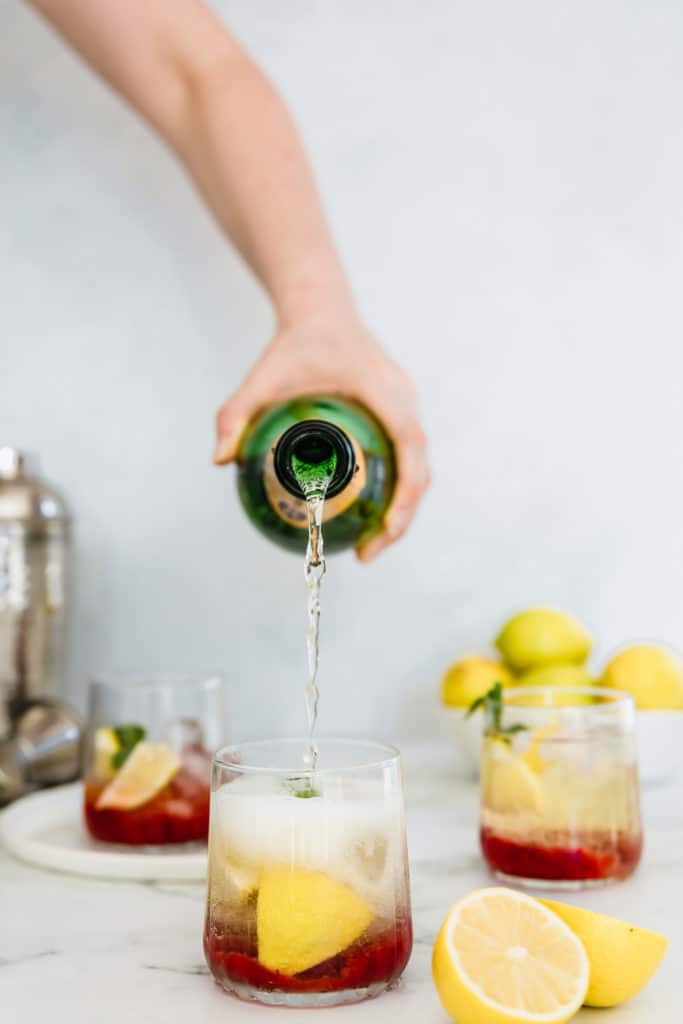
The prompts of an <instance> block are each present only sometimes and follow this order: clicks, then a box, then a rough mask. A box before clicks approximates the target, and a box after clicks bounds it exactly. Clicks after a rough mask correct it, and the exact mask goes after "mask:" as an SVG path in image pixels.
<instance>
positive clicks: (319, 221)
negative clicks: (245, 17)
mask: <svg viewBox="0 0 683 1024" xmlns="http://www.w3.org/2000/svg"><path fill="white" fill-rule="evenodd" d="M32 3H33V5H34V6H35V7H36V8H38V9H39V10H40V11H41V12H42V13H43V14H44V15H45V17H47V18H48V19H49V20H50V21H51V23H52V24H53V25H54V27H55V28H56V29H57V30H58V31H59V32H60V33H61V34H62V35H63V36H64V37H65V38H66V39H67V40H68V41H69V42H70V43H71V44H72V45H73V46H74V48H75V49H77V50H78V51H79V52H80V53H81V55H82V56H83V57H84V58H85V59H86V60H87V61H88V63H89V64H90V65H91V66H92V67H93V68H94V69H95V70H96V71H98V72H99V73H100V74H101V75H102V76H103V77H104V78H106V79H107V81H109V82H110V83H111V84H112V85H113V86H114V88H116V89H117V90H118V92H120V93H121V94H122V95H123V96H125V97H126V99H127V100H128V101H129V102H130V103H131V105H132V106H133V107H135V108H136V109H137V110H138V112H139V113H141V114H142V116H143V117H145V118H146V119H147V121H149V123H150V124H151V125H152V126H153V127H154V128H155V129H156V130H157V132H158V133H159V134H160V135H162V136H163V137H164V138H165V139H166V141H167V142H168V143H169V145H170V146H171V147H172V148H173V149H174V150H175V152H176V153H177V154H178V156H179V158H180V159H181V160H182V162H183V163H184V164H185V166H186V167H187V168H188V170H189V172H190V174H191V175H192V177H193V178H194V180H195V182H196V184H197V187H198V189H199V190H200V192H201V193H202V195H203V196H204V199H205V200H206V202H207V204H208V206H209V207H210V209H211V211H212V212H213V214H214V216H215V217H216V219H217V220H218V222H219V223H220V225H221V226H222V228H223V230H224V231H225V233H226V234H227V235H228V237H229V238H230V239H231V241H232V242H233V243H234V245H235V246H236V247H237V248H238V249H239V251H240V252H241V254H242V255H243V256H244V258H245V259H246V260H247V262H248V263H249V264H250V266H251V267H252V268H253V270H254V271H255V273H256V274H257V275H258V277H259V278H260V280H261V281H262V283H263V285H264V287H265V288H266V290H267V291H268V293H269V295H270V297H271V299H272V301H273V304H274V306H275V308H276V312H277V316H278V319H279V320H280V321H281V322H283V323H286V322H287V321H288V320H290V319H291V318H292V317H295V316H299V315H301V313H302V312H303V313H304V314H305V312H306V310H307V309H308V308H309V307H310V308H315V307H317V306H319V305H320V304H326V305H328V306H332V307H334V306H335V305H343V306H344V307H346V308H348V307H349V306H350V304H351V297H350V294H349V289H348V285H347V283H346V279H345V276H344V273H343V271H342V268H341V265H340V263H339V259H338V257H337V255H336V252H335V248H334V244H333V242H332V239H331V237H330V232H329V229H328V227H327V224H326V221H325V217H324V214H323V211H322V208H321V204H320V200H319V197H318V193H317V190H316V187H315V182H314V180H313V176H312V173H311V169H310V167H309V164H308V160H307V158H306V154H305V152H304V150H303V147H302V145H301V142H300V140H299V136H298V134H297V131H296V129H295V127H294V125H293V123H292V121H291V119H290V117H289V114H288V113H287V110H286V108H285V106H284V104H283V103H282V101H281V100H280V98H279V96H278V95H277V93H276V91H275V90H274V88H273V87H272V86H271V85H270V83H269V82H268V81H267V80H266V78H265V77H264V76H263V75H262V74H261V72H260V71H259V69H258V68H257V67H256V66H255V65H254V63H253V62H252V61H251V60H250V58H249V57H248V56H247V55H246V54H245V53H244V51H243V50H242V49H241V47H240V46H239V44H238V43H237V42H236V40H235V39H234V38H233V37H232V36H231V35H230V33H229V32H228V31H227V29H226V28H225V27H224V26H223V24H222V23H221V22H220V21H219V20H218V19H217V18H216V17H215V16H214V15H213V14H212V12H211V11H210V10H209V8H208V7H206V5H205V4H204V3H202V2H201V0H115V2H114V0H32Z"/></svg>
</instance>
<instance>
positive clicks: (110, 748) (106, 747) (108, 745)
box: [92, 726, 121, 782]
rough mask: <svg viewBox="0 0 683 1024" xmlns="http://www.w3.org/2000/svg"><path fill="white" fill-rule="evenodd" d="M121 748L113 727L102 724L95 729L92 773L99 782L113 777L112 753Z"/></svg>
mask: <svg viewBox="0 0 683 1024" xmlns="http://www.w3.org/2000/svg"><path fill="white" fill-rule="evenodd" d="M120 749H121V744H120V743H119V739H118V736H117V735H116V733H115V732H114V730H113V729H108V728H106V727H105V726H102V727H101V728H99V729H96V730H95V741H94V743H93V766H92V767H93V774H94V775H95V778H96V779H97V780H98V781H100V782H109V780H110V779H113V778H114V775H115V774H116V769H115V768H114V767H113V766H112V759H113V757H114V754H118V752H119V750H120Z"/></svg>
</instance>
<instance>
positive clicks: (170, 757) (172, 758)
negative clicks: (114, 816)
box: [95, 740, 180, 811]
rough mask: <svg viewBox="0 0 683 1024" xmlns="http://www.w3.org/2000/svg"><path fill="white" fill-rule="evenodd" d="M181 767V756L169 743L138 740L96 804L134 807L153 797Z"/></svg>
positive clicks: (120, 807) (127, 809)
mask: <svg viewBox="0 0 683 1024" xmlns="http://www.w3.org/2000/svg"><path fill="white" fill-rule="evenodd" d="M179 768H180V758H179V757H178V755H177V754H176V753H175V751H173V750H171V748H170V747H168V746H166V744H165V743H147V742H146V741H144V740H143V741H142V742H140V743H138V744H137V745H136V746H135V747H134V748H133V751H132V753H131V754H130V755H129V757H128V758H127V759H126V761H125V763H124V765H123V768H121V770H120V771H119V772H118V773H117V774H116V775H115V776H114V778H113V779H112V781H111V782H110V783H109V785H108V786H106V787H105V788H104V789H103V790H102V792H101V793H100V795H99V797H98V798H97V803H96V805H95V806H96V807H97V808H98V809H100V810H104V809H105V808H107V807H110V808H116V809H117V810H120V811H133V810H135V808H136V807H142V806H143V804H146V803H148V802H149V801H150V800H153V799H154V797H155V796H156V795H157V793H159V792H161V790H162V789H163V788H164V786H167V785H168V783H169V782H170V781H171V779H172V778H173V776H174V775H175V774H176V772H177V771H178V769H179Z"/></svg>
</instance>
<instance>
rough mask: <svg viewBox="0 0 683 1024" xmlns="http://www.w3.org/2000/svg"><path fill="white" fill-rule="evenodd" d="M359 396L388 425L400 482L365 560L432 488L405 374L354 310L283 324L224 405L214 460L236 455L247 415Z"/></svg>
mask: <svg viewBox="0 0 683 1024" xmlns="http://www.w3.org/2000/svg"><path fill="white" fill-rule="evenodd" d="M306 394H322V395H341V396H345V397H347V398H355V399H357V400H358V401H359V402H361V403H362V404H363V405H365V406H366V407H367V408H368V409H370V410H371V411H372V412H373V413H374V414H375V415H376V416H377V417H378V419H379V420H380V421H381V422H382V423H383V424H384V426H385V427H386V429H387V431H388V432H389V434H391V437H392V439H393V442H394V445H395V449H396V459H397V468H398V480H397V484H396V490H395V492H394V497H393V500H392V503H391V506H390V508H389V510H388V512H387V515H386V521H385V524H384V529H383V530H382V532H381V534H379V535H378V536H376V537H373V538H372V540H370V541H368V542H367V543H366V544H365V545H364V546H363V547H361V548H360V549H359V551H358V557H359V558H360V559H361V561H363V562H369V561H370V560H371V559H372V558H374V557H375V556H376V555H378V554H379V553H380V551H382V550H384V548H386V547H388V546H389V545H390V544H393V542H394V541H395V540H398V538H399V537H402V536H403V534H404V533H405V532H406V530H407V529H408V527H409V525H410V523H411V521H412V519H413V517H414V515H415V512H416V511H417V506H418V504H419V502H420V499H421V497H422V495H423V494H424V492H425V491H426V490H427V487H428V486H429V480H430V475H429V466H428V463H427V451H426V449H427V439H426V436H425V434H424V431H423V430H422V427H421V425H420V419H419V411H418V404H417V394H416V391H415V386H414V384H413V382H412V380H411V379H410V377H409V376H408V374H407V373H406V372H405V371H404V370H402V369H401V367H400V366H398V365H397V364H396V363H395V362H393V360H391V359H390V358H389V357H388V356H387V354H386V353H385V352H384V350H383V349H382V347H381V345H380V344H379V343H378V342H377V341H376V340H375V338H374V337H373V336H372V335H371V334H370V333H369V332H368V331H367V330H366V329H365V328H364V327H363V325H362V324H361V323H360V322H359V321H358V319H357V318H356V317H355V315H353V314H350V313H344V314H343V315H342V316H341V317H340V316H339V315H338V314H336V315H334V316H324V315H315V314H313V315H311V314H309V315H308V316H307V317H306V318H305V319H304V320H302V321H301V322H294V323H290V324H288V325H286V326H283V327H282V328H281V329H280V330H279V331H278V332H277V334H276V335H275V337H274V338H273V340H272V341H271V342H270V344H269V345H268V347H267V348H266V350H265V352H264V353H263V355H262V356H261V358H260V359H259V361H258V362H257V363H256V365H255V366H254V367H253V369H252V370H251V371H250V373H249V374H248V375H247V376H246V377H245V379H244V381H243V382H242V384H241V386H240V387H239V388H238V390H237V391H236V392H235V393H234V394H233V395H232V397H231V398H229V399H228V401H227V402H226V403H225V405H223V406H222V407H221V409H220V410H219V412H218V416H217V420H216V437H217V440H216V451H215V454H214V462H215V463H216V464H217V465H225V464H226V463H228V462H231V461H232V460H233V459H234V458H235V457H236V455H237V450H238V447H239V442H240V438H241V435H242V432H243V430H244V428H245V427H246V425H247V423H248V422H249V420H250V419H251V418H252V417H253V416H254V415H255V414H256V413H258V412H259V411H260V410H261V409H263V408H264V407H265V406H267V405H272V404H274V403H276V402H283V401H286V400H287V399H289V398H295V397H297V396H298V395H306Z"/></svg>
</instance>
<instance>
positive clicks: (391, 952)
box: [204, 918, 413, 993]
mask: <svg viewBox="0 0 683 1024" xmlns="http://www.w3.org/2000/svg"><path fill="white" fill-rule="evenodd" d="M412 946H413V929H412V923H411V920H410V918H402V919H400V920H397V921H396V923H395V925H394V926H393V927H391V928H387V930H386V931H384V932H381V933H379V934H377V935H373V936H372V937H367V938H361V939H359V940H358V942H355V943H353V945H351V946H349V947H348V949H345V950H344V951H343V952H342V953H338V954H337V956H333V957H330V959H329V960H324V961H323V962H322V963H320V964H316V966H315V967H311V968H309V970H307V971H302V973H301V974H295V975H288V974H281V973H280V972H279V971H271V970H269V969H268V968H267V967H264V966H263V964H260V963H259V961H258V958H257V955H256V954H257V951H256V940H255V937H254V940H253V943H250V942H249V940H248V939H246V938H244V937H238V936H235V935H229V936H218V935H215V934H212V933H211V931H210V929H209V927H208V925H207V927H206V930H205V932H204V954H205V956H206V962H207V964H208V965H209V967H210V969H211V973H212V974H213V975H214V977H215V978H217V979H218V980H219V981H222V982H224V983H226V987H227V988H230V983H231V982H232V983H233V984H234V985H236V986H248V987H249V988H253V989H259V990H261V991H264V992H275V991H277V992H307V993H316V992H340V991H343V990H345V989H364V988H368V987H369V986H371V985H375V984H378V983H380V984H383V985H389V984H391V983H392V982H394V981H396V980H397V979H398V978H399V977H400V975H401V973H402V971H403V969H404V968H405V966H406V964H407V963H408V960H409V958H410V953H411V950H412Z"/></svg>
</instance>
